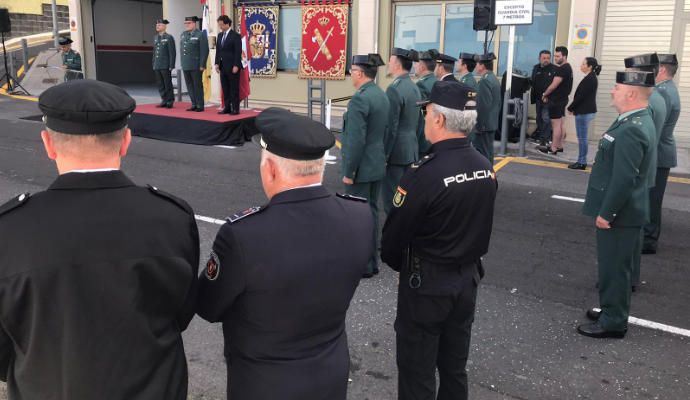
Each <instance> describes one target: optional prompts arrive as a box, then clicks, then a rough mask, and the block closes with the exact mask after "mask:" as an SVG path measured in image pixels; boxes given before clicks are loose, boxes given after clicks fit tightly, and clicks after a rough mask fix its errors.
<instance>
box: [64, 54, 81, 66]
mask: <svg viewBox="0 0 690 400" xmlns="http://www.w3.org/2000/svg"><path fill="white" fill-rule="evenodd" d="M62 64H63V65H64V66H66V67H67V69H72V70H75V71H81V55H80V54H79V53H77V52H76V51H74V50H70V51H68V52H67V53H62Z"/></svg>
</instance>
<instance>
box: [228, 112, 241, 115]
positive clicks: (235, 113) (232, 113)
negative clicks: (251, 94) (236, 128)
mask: <svg viewBox="0 0 690 400" xmlns="http://www.w3.org/2000/svg"><path fill="white" fill-rule="evenodd" d="M230 115H240V112H239V111H233V112H231V113H230Z"/></svg>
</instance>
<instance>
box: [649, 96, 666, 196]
mask: <svg viewBox="0 0 690 400" xmlns="http://www.w3.org/2000/svg"><path fill="white" fill-rule="evenodd" d="M649 114H650V115H651V117H652V121H653V122H654V137H653V138H652V139H653V140H652V143H653V146H652V148H651V150H650V151H651V153H652V163H651V165H650V166H649V175H648V176H647V184H648V185H649V187H650V188H653V187H654V186H655V185H656V164H657V155H658V152H657V147H658V146H659V140H660V139H661V132H662V130H663V129H664V122H666V103H665V102H664V98H663V97H661V95H660V94H659V93H657V91H656V90H655V91H654V92H652V95H651V96H650V97H649Z"/></svg>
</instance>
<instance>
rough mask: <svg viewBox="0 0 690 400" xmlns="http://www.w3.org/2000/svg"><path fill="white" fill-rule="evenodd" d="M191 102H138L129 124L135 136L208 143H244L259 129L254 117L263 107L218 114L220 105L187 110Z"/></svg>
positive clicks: (230, 144)
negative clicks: (163, 104)
mask: <svg viewBox="0 0 690 400" xmlns="http://www.w3.org/2000/svg"><path fill="white" fill-rule="evenodd" d="M190 106H191V104H190V103H175V106H174V107H173V108H156V104H143V105H140V106H137V108H136V110H134V114H132V117H131V118H130V120H129V127H130V129H132V133H133V134H134V135H135V136H141V137H146V138H150V139H157V140H165V141H170V142H180V143H189V144H201V145H208V146H213V145H226V146H242V145H243V144H244V142H246V141H248V140H249V139H250V138H251V137H252V136H253V135H254V134H256V133H257V130H256V126H255V125H254V120H255V119H256V116H257V115H259V113H260V112H261V110H251V109H250V110H242V111H241V113H240V115H228V114H223V115H219V114H218V110H217V107H207V108H206V110H204V112H192V111H186V109H187V108H189V107H190Z"/></svg>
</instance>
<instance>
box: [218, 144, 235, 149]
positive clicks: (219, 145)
mask: <svg viewBox="0 0 690 400" xmlns="http://www.w3.org/2000/svg"><path fill="white" fill-rule="evenodd" d="M213 147H220V148H221V149H236V148H237V147H235V146H226V145H224V144H217V145H215V146H213Z"/></svg>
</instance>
